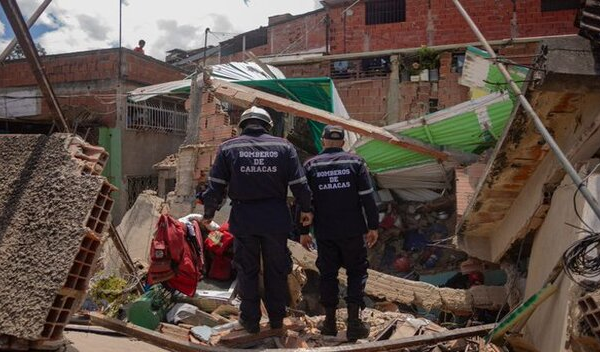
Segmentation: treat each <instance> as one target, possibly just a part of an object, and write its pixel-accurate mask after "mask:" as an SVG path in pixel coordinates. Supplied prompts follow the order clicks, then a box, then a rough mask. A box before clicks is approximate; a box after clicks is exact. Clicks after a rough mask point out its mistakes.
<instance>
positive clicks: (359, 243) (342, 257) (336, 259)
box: [317, 236, 369, 308]
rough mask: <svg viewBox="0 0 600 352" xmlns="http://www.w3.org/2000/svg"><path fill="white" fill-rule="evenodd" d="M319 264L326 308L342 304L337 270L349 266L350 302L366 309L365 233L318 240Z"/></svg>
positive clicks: (322, 298) (366, 264) (322, 297)
mask: <svg viewBox="0 0 600 352" xmlns="http://www.w3.org/2000/svg"><path fill="white" fill-rule="evenodd" d="M317 252H318V255H319V257H318V259H317V267H318V269H319V272H320V287H319V289H320V293H321V304H322V305H323V307H325V308H334V307H337V305H338V303H339V297H338V296H339V286H338V271H339V270H340V268H342V267H343V268H345V269H346V274H347V276H348V290H347V296H346V298H345V300H346V303H347V304H357V305H359V306H360V307H363V308H364V305H365V303H364V295H365V286H366V284H367V268H368V267H369V262H368V261H367V247H366V244H365V240H364V238H363V236H355V237H352V238H344V239H339V240H319V239H318V238H317Z"/></svg>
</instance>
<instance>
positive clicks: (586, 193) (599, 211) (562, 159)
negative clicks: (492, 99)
mask: <svg viewBox="0 0 600 352" xmlns="http://www.w3.org/2000/svg"><path fill="white" fill-rule="evenodd" d="M452 1H454V5H456V8H457V9H458V12H460V14H461V15H462V16H463V17H464V19H465V21H467V23H468V24H469V27H471V30H472V31H473V33H475V35H476V36H477V39H479V41H480V42H481V44H483V46H484V48H485V50H487V52H488V54H489V55H490V57H491V58H492V60H494V62H495V64H496V65H497V66H498V69H499V70H500V72H501V73H502V75H503V76H504V78H505V79H506V82H508V84H509V86H510V88H511V89H512V91H513V92H514V93H515V95H516V96H517V98H519V102H520V103H521V106H523V109H525V111H526V112H527V115H529V117H530V118H531V119H532V120H533V123H534V124H535V127H536V128H537V130H538V132H540V134H541V135H542V137H543V138H544V140H545V141H546V143H548V145H549V146H550V149H552V152H554V155H555V156H556V158H557V159H558V162H559V163H560V164H561V165H562V167H563V169H564V170H565V171H566V172H567V174H568V175H569V176H570V177H571V179H572V180H573V183H574V184H575V185H576V186H577V187H579V190H580V191H581V194H582V195H583V197H584V198H585V200H586V201H587V203H588V204H589V205H590V207H591V208H592V210H593V211H594V214H596V216H597V217H598V218H599V219H600V206H598V202H597V201H596V199H595V198H594V196H593V195H592V193H591V192H590V190H589V189H588V188H587V187H586V186H585V185H583V184H582V182H583V180H582V179H581V177H579V174H578V173H577V171H576V170H575V168H574V167H573V165H571V162H569V159H567V157H566V156H565V154H564V153H563V152H562V150H561V149H560V147H559V146H558V144H556V141H555V140H554V138H552V136H551V135H550V132H548V130H547V129H546V126H544V123H543V122H542V120H541V119H540V117H539V116H538V114H537V113H536V112H535V110H534V109H533V107H532V106H531V104H530V103H529V101H528V100H527V98H525V96H524V95H523V92H521V89H520V88H519V86H517V84H516V83H515V82H514V81H513V80H512V78H511V76H510V73H508V70H507V69H506V66H504V64H503V63H502V62H499V61H498V60H496V59H497V58H498V56H497V55H496V52H495V51H494V49H492V47H491V46H490V44H489V43H488V41H487V40H486V39H485V37H484V36H483V34H482V33H481V31H480V30H479V28H477V25H476V24H475V22H473V19H472V18H471V16H469V14H468V13H467V11H466V10H465V8H464V7H463V6H462V5H461V3H460V1H459V0H452Z"/></svg>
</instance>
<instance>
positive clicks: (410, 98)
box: [220, 0, 579, 125]
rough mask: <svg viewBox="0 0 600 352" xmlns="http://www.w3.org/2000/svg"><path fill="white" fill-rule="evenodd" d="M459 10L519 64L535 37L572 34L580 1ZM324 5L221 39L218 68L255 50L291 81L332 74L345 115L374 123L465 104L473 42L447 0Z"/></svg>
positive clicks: (491, 1)
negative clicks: (467, 55) (465, 71)
mask: <svg viewBox="0 0 600 352" xmlns="http://www.w3.org/2000/svg"><path fill="white" fill-rule="evenodd" d="M461 3H462V4H463V6H464V7H465V8H466V10H467V11H468V12H469V13H470V15H471V16H472V17H473V19H474V20H475V22H476V23H477V24H478V25H479V26H480V28H481V30H482V32H483V33H484V35H485V36H486V38H487V39H488V40H490V41H492V42H493V43H495V46H496V49H498V51H499V52H500V54H502V55H505V56H508V57H509V58H510V59H511V60H513V61H515V62H517V63H521V64H530V63H531V62H532V61H533V60H534V59H535V57H534V55H535V54H536V53H537V48H538V43H539V38H538V37H546V36H560V35H570V34H575V33H577V31H578V29H577V28H576V27H575V26H574V21H575V17H576V13H577V9H578V8H579V1H578V0H566V1H559V0H525V1H518V2H517V1H513V0H463V1H461ZM323 4H324V8H322V9H319V10H316V11H313V12H309V13H306V14H302V15H297V16H292V15H289V14H285V15H280V16H272V17H270V18H269V24H268V26H266V27H261V28H258V29H255V30H253V31H249V32H246V33H242V34H240V35H238V36H236V37H234V38H232V39H230V40H228V41H225V42H221V56H220V63H226V62H231V61H240V60H242V61H243V60H247V59H248V55H247V54H246V52H249V51H251V52H252V53H253V54H255V55H257V56H259V57H261V59H262V60H263V61H264V62H267V63H269V64H271V65H275V66H277V67H278V68H279V69H281V70H282V71H283V72H284V73H285V74H286V76H287V77H319V76H328V77H332V78H334V79H335V81H336V86H337V88H338V90H339V93H340V96H341V98H342V100H343V102H344V104H345V105H346V108H347V109H348V112H349V113H350V116H352V117H353V118H355V119H358V120H361V121H365V122H369V123H372V124H375V125H386V124H391V123H395V122H398V121H402V120H406V119H409V118H415V117H418V116H422V115H424V114H427V113H429V112H433V111H437V110H440V109H443V108H446V107H450V106H453V105H456V104H458V103H461V102H463V101H465V100H467V99H469V96H468V90H467V89H466V88H465V87H463V86H461V85H460V84H459V82H458V80H459V78H460V74H461V70H462V63H463V60H464V52H465V47H466V46H467V44H469V43H473V42H475V41H476V38H475V36H474V34H473V33H472V31H471V30H470V28H469V27H468V25H467V24H466V22H465V21H464V19H463V18H462V17H461V16H460V14H459V13H458V11H457V9H456V8H455V6H454V4H453V2H452V0H429V1H421V0H365V1H358V2H357V1H345V0H325V1H323ZM422 47H426V49H421V48H422ZM428 49H431V50H428ZM415 65H416V66H415ZM425 70H427V71H428V72H427V73H424V72H422V71H425ZM416 76H418V77H416Z"/></svg>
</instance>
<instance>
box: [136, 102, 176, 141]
mask: <svg viewBox="0 0 600 352" xmlns="http://www.w3.org/2000/svg"><path fill="white" fill-rule="evenodd" d="M187 116H188V115H187V113H186V112H183V111H176V110H173V109H169V108H164V107H160V106H153V105H152V103H149V102H147V101H146V102H142V103H132V102H127V121H126V123H125V128H126V129H128V130H141V131H154V132H164V133H173V134H185V131H186V127H187Z"/></svg>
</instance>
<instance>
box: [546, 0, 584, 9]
mask: <svg viewBox="0 0 600 352" xmlns="http://www.w3.org/2000/svg"><path fill="white" fill-rule="evenodd" d="M580 3H581V1H580V0H542V11H543V12H547V11H560V10H572V9H578V8H579V6H580Z"/></svg>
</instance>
